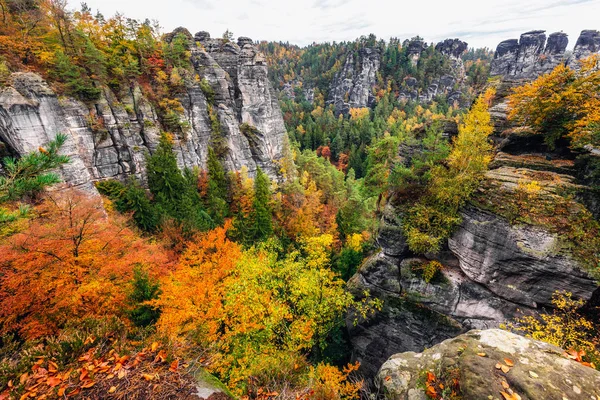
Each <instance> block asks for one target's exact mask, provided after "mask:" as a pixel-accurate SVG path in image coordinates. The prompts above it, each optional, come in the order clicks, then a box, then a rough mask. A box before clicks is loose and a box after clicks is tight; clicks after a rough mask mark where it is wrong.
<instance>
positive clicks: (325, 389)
mask: <svg viewBox="0 0 600 400" xmlns="http://www.w3.org/2000/svg"><path fill="white" fill-rule="evenodd" d="M359 366H360V364H359V363H355V364H348V365H347V366H346V367H344V368H343V370H342V371H340V370H339V369H338V368H336V367H334V366H331V365H326V364H319V365H317V367H316V368H315V367H312V368H311V371H310V377H311V388H312V390H314V395H313V396H312V397H313V398H315V399H322V400H337V399H358V398H360V396H359V393H360V390H361V389H362V387H363V386H364V382H363V381H362V380H355V381H352V378H351V376H350V374H351V373H352V372H354V371H356V370H358V367H359Z"/></svg>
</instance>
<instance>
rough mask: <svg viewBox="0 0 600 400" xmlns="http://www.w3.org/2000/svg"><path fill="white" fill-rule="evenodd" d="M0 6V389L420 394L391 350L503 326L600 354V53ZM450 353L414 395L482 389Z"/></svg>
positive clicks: (578, 360)
mask: <svg viewBox="0 0 600 400" xmlns="http://www.w3.org/2000/svg"><path fill="white" fill-rule="evenodd" d="M0 21H1V23H0V159H1V161H0V399H1V400H4V399H7V400H8V399H27V398H39V399H57V398H60V399H62V398H82V399H83V398H86V399H87V398H90V399H101V398H119V399H125V398H132V399H151V398H152V399H154V398H155V399H167V398H169V399H179V398H181V399H184V398H185V399H192V398H207V399H211V400H221V399H227V398H242V399H263V400H266V399H279V398H281V399H313V398H314V399H359V398H369V399H378V398H394V399H404V398H413V397H410V394H409V395H408V397H402V396H403V395H401V394H397V393H400V392H394V390H400V389H397V388H396V386H393V385H392V384H393V383H394V382H395V380H396V375H394V373H388V372H386V373H385V374H384V373H383V372H379V374H377V372H378V371H377V370H378V369H379V368H380V366H381V364H383V362H384V361H385V360H387V359H388V357H389V356H391V355H392V354H394V353H400V352H401V351H409V350H410V351H416V352H417V353H419V352H421V351H423V350H425V349H427V348H430V347H432V346H434V345H437V344H438V343H440V342H441V341H442V340H444V339H448V338H451V337H455V336H458V335H459V334H463V333H465V332H467V331H470V330H471V329H488V328H499V327H500V328H502V329H504V330H505V331H506V332H512V333H515V334H518V335H522V336H523V337H527V338H531V339H536V340H540V341H542V342H546V343H550V344H552V345H554V346H558V347H561V348H562V349H564V351H563V353H564V354H565V356H564V357H563V356H562V355H561V357H563V358H566V359H567V360H568V361H569V362H573V363H574V364H577V367H578V368H579V367H581V368H586V369H589V370H590V371H592V372H593V373H598V372H597V371H595V370H594V368H599V369H600V334H599V333H598V326H599V325H598V324H599V323H600V317H599V315H600V312H599V309H598V307H600V302H598V293H600V291H599V290H597V285H598V283H597V282H598V279H600V222H599V219H598V218H599V212H598V209H599V208H598V199H599V198H600V159H599V158H598V154H600V153H598V152H599V150H598V149H599V148H600V129H599V126H600V69H599V68H598V65H599V64H598V63H599V58H598V54H597V53H590V54H587V53H586V57H582V58H581V60H578V61H577V64H576V65H575V64H569V63H565V62H562V63H557V64H556V67H553V68H551V69H549V70H548V71H547V72H545V73H539V74H537V75H535V76H534V77H530V78H528V79H521V80H516V79H512V80H511V79H506V76H498V75H494V74H491V73H490V68H492V70H493V64H494V63H496V65H498V63H499V61H497V60H498V59H499V57H501V55H499V51H498V52H496V53H494V52H493V51H491V50H489V49H487V48H470V47H468V46H467V45H466V43H464V46H462V44H461V43H463V42H460V41H459V40H458V39H455V41H454V42H452V43H450V44H448V43H449V42H448V41H446V42H441V44H438V45H435V44H429V43H427V42H425V41H424V40H423V39H422V38H420V37H413V38H411V39H407V40H400V39H398V38H391V39H389V40H388V41H386V40H383V39H378V38H377V37H375V36H374V35H370V36H368V37H366V36H363V37H361V38H359V39H357V40H355V41H352V42H332V43H330V42H326V43H322V44H313V45H310V46H306V47H299V46H295V45H292V44H289V43H283V42H266V41H262V42H252V40H250V39H248V38H243V37H240V38H238V39H237V41H236V40H235V39H234V36H233V34H232V33H231V32H229V31H227V32H225V33H224V34H223V35H222V37H217V38H211V37H210V35H209V34H208V33H206V32H199V33H197V34H196V35H195V36H192V34H191V33H190V32H189V31H188V30H187V29H185V28H177V30H175V31H174V32H171V33H165V32H163V31H162V30H161V28H160V27H159V25H158V23H157V22H154V21H149V20H145V21H138V20H134V19H130V18H127V17H126V16H124V15H120V14H117V15H115V16H111V17H107V16H104V15H102V14H101V13H100V12H99V11H97V10H92V9H91V8H90V7H88V6H87V5H86V4H85V3H83V4H82V5H81V7H79V8H78V9H72V8H71V6H70V5H67V3H66V2H65V1H63V0H0ZM584 32H585V31H584ZM599 37H600V36H599ZM544 40H546V39H545V36H544ZM549 40H550V39H549ZM444 43H445V44H444ZM578 43H579V42H578ZM599 43H600V42H599ZM578 45H579V44H578ZM445 46H446V47H445ZM461 46H462V47H461ZM415 49H417V50H415ZM457 49H458V50H457ZM575 49H576V50H577V47H576V48H575ZM599 49H600V48H599ZM415 54H416V55H415ZM542 56H544V55H543V54H541V55H540V56H539V57H542ZM544 57H546V56H544ZM544 60H547V59H546V58H544ZM544 62H547V61H544ZM573 65H575V66H573ZM491 66H492V67H491ZM366 71H371V72H366ZM373 71H374V72H373ZM348 82H350V83H348ZM507 82H508V83H507ZM515 82H516V83H515ZM348 85H350V86H348ZM265 87H267V89H264V88H265ZM363 89H364V90H363ZM499 105H500V106H499ZM32 110H33V111H32ZM36 118H39V120H38V119H36ZM32 121H33V122H32ZM473 210H478V211H477V212H479V213H480V214H477V215H479V216H477V217H476V218H475V217H472V215H473ZM473 218H474V219H475V220H476V221H475V222H473V223H472V221H471V219H473ZM477 218H479V219H477ZM485 218H488V219H489V218H495V219H493V220H491V221H492V222H489V221H490V220H488V219H485ZM498 221H500V222H498ZM469 223H472V225H468V224H469ZM523 227H526V228H523ZM477 229H480V230H481V231H482V232H483V233H479V235H480V236H482V237H483V238H484V239H481V238H480V237H478V236H476V235H477V233H476V232H475V231H476V230H477ZM501 229H506V230H509V231H507V232H509V233H498V232H504V231H501ZM511 229H512V230H511ZM519 229H521V230H519ZM465 232H467V233H465ZM473 232H475V233H473ZM514 232H517V233H514ZM522 232H525V233H522ZM529 232H535V235H537V236H535V235H533V234H530V233H529ZM539 232H542V233H539ZM461 235H463V236H461ZM464 235H473V237H471V236H469V237H468V239H461V238H464V237H466V236H464ZM486 235H487V236H486ZM519 235H520V236H519ZM513 237H517V239H515V241H516V242H517V244H515V245H514V246H513V247H510V246H509V244H507V241H510V240H512V238H513ZM485 238H488V239H485ZM490 238H491V239H490ZM507 238H508V239H507ZM549 238H550V239H549ZM478 240H479V241H480V242H478ZM486 240H487V241H486ZM469 241H470V242H469ZM550 242H551V243H550ZM465 243H467V244H465ZM469 243H470V244H469ZM473 243H475V244H473ZM478 243H479V244H478ZM481 243H484V244H481ZM485 243H487V244H485ZM490 243H492V244H490ZM539 243H541V244H539ZM548 243H550V244H548ZM461 246H462V247H469V246H471V247H469V251H470V253H468V254H467V253H464V250H461V249H462V247H461ZM486 246H488V247H486ZM501 246H506V248H507V249H508V250H506V249H502V250H501V251H503V253H502V254H503V255H502V257H498V258H499V261H498V260H496V261H494V260H495V259H493V257H494V252H495V251H500V250H497V248H499V247H501ZM536 246H538V247H536ZM519 251H521V252H522V253H519ZM511 252H513V253H514V254H513V253H511ZM479 254H484V256H481V257H480V256H479ZM490 260H492V261H490ZM507 260H508V261H507ZM565 260H566V261H565ZM494 263H495V264H494ZM503 263H505V264H507V265H509V266H504V264H503ZM489 265H492V266H491V267H490V268H496V270H495V271H496V272H495V273H494V276H493V278H490V277H488V276H484V275H485V274H486V273H487V272H485V268H488V267H489ZM573 265H574V266H573ZM470 268H471V269H473V268H474V269H476V270H478V271H479V270H481V272H477V273H474V272H473V271H472V270H471V269H470ZM502 268H506V269H502ZM544 268H546V269H544ZM561 268H562V269H561ZM532 271H533V272H532ZM539 271H542V272H541V273H540V275H539V276H538V275H536V274H537V273H538V272H539ZM557 271H558V272H557ZM503 274H504V276H505V277H508V278H507V279H506V280H503V279H504V278H503V277H502V276H503ZM520 274H522V275H520ZM526 274H530V275H526ZM531 274H534V275H531ZM540 276H543V278H542V277H540ZM515 277H516V278H515ZM513 278H514V279H513ZM544 279H547V280H548V281H551V282H552V283H548V282H546V281H545V280H544ZM495 282H500V283H498V284H497V285H496V286H494V285H495ZM469 285H471V286H469ZM519 285H522V286H519ZM465 288H466V289H465ZM554 289H556V290H554ZM448 293H450V294H448ZM457 293H458V294H457ZM592 293H594V294H592ZM448 296H450V297H448ZM457 296H458V297H457ZM461 296H463V297H462V300H461ZM469 296H471V297H469ZM527 296H531V297H527ZM544 296H545V297H544ZM490 298H491V299H492V300H489V299H490ZM464 299H467V300H464ZM594 299H595V300H594ZM461 301H466V303H461ZM447 304H454V306H453V308H452V307H449V308H447ZM465 304H466V305H465ZM486 307H487V308H486ZM481 309H484V311H482V312H483V313H484V314H485V315H484V316H481V315H480V314H478V313H479V312H480V310H481ZM498 310H500V311H498ZM517 310H518V311H517ZM503 313H504V314H503ZM436 332H437V333H436ZM512 333H511V334H512ZM393 335H396V336H397V337H398V339H393V338H392V339H389V341H387V342H386V341H385V340H388V338H389V337H393ZM428 335H429V336H428ZM373 337H375V339H373ZM384 338H385V340H384ZM423 338H427V339H423ZM378 340H379V341H378ZM527 340H529V339H527ZM371 341H372V342H371ZM365 343H370V344H369V345H368V346H367V345H365ZM465 343H467V342H465ZM388 347H389V349H388ZM464 348H465V349H467V348H468V346H467V344H465V347H464ZM392 350H393V351H392ZM400 350H401V351H400ZM463 351H464V353H465V355H468V353H469V351H471V350H470V349H469V350H463ZM483 351H485V352H483ZM371 353H373V354H375V355H374V356H373V357H374V358H375V359H376V360H377V365H375V366H374V367H371V366H370V363H373V361H372V360H373V358H371V355H370V354H371ZM488 353H489V354H488ZM473 354H475V353H473ZM477 354H478V355H477V357H479V358H480V359H486V358H490V357H493V356H494V355H493V353H492V352H491V350H480V351H479V352H477ZM455 357H456V358H460V357H462V352H460V353H459V354H458V355H455ZM498 357H500V356H498ZM511 357H512V358H511V359H509V360H508V361H506V358H504V360H505V361H503V362H501V363H500V364H496V367H495V368H493V371H492V372H493V373H495V374H500V373H502V374H503V375H502V376H509V374H510V372H509V371H510V370H511V369H512V368H513V367H514V368H515V369H516V368H518V365H517V366H516V367H515V366H514V363H515V362H516V361H515V360H516V359H518V355H512V356H511ZM388 363H389V362H388ZM388 363H386V364H384V366H385V365H388ZM475 364H477V363H475ZM510 364H512V365H510ZM452 365H454V364H452ZM452 365H451V366H450V367H448V366H446V365H445V364H444V366H440V367H439V368H437V369H435V368H433V367H431V368H430V369H422V370H420V371H417V372H415V373H414V374H413V375H412V376H413V378H414V379H415V382H416V383H415V384H414V387H415V388H418V390H420V391H421V392H422V394H423V396H425V397H422V398H428V399H463V398H464V399H475V398H478V397H477V396H478V395H473V394H472V393H474V392H470V390H471V389H470V388H469V379H468V375H465V374H468V372H465V371H464V370H461V369H460V368H459V367H452ZM456 365H459V364H456ZM498 365H500V367H498ZM373 368H375V370H372V369H373ZM422 368H425V367H422ZM381 371H384V369H382V370H381ZM592 372H590V374H592ZM382 374H383V375H382ZM398 374H401V372H398ZM486 374H487V373H481V374H480V375H482V376H484V375H486ZM513 374H514V372H513ZM527 374H528V375H527V376H528V378H527V379H529V380H531V379H534V378H536V376H537V375H540V374H541V372H539V371H538V372H533V375H532V374H531V373H529V372H528V373H527ZM598 374H600V373H598ZM408 376H411V375H408ZM582 376H583V375H582ZM590 376H592V378H590V379H592V380H593V379H600V378H597V377H596V376H595V375H590ZM413 378H407V379H409V380H410V379H413ZM502 379H504V378H502ZM511 379H512V378H510V377H509V378H507V380H505V381H503V382H504V383H502V384H501V386H499V389H498V390H497V393H496V394H495V395H496V397H497V398H504V399H521V398H523V399H535V398H540V399H541V398H543V397H539V395H535V394H531V393H534V392H531V391H530V392H527V391H526V389H525V388H526V385H525V384H522V385H525V386H522V385H521V384H517V383H515V382H517V381H516V380H511ZM514 379H518V378H514ZM499 382H500V381H499ZM519 382H520V381H519ZM590 382H592V381H590ZM599 382H600V381H599ZM505 384H506V386H505ZM498 385H500V383H498ZM520 385H521V386H520ZM591 385H592V386H593V384H591ZM479 386H486V385H479ZM492 386H493V385H492ZM492 386H490V387H492ZM583 388H584V390H587V389H585V385H584V386H583ZM407 390H408V389H407ZM415 390H416V389H415ZM531 390H533V389H531ZM561 390H562V389H561ZM519 391H520V395H519ZM500 392H501V393H503V394H500ZM394 393H396V394H394ZM470 393H471V394H470ZM526 393H529V394H528V395H527V394H526ZM536 393H537V392H536ZM557 393H558V392H557ZM589 393H591V394H594V393H595V392H589ZM586 394H587V392H586ZM594 395H597V396H598V398H600V394H594ZM500 396H502V397H500ZM521 396H522V397H521ZM527 396H528V397H527ZM588 397H589V396H588ZM414 398H416V397H414ZM419 398H421V397H419ZM480 398H481V397H480ZM489 398H492V397H491V396H490V397H489ZM547 398H555V397H547ZM556 398H559V397H556ZM564 398H567V397H564V396H563V399H564ZM569 398H584V397H569ZM592 398H594V397H593V396H592Z"/></svg>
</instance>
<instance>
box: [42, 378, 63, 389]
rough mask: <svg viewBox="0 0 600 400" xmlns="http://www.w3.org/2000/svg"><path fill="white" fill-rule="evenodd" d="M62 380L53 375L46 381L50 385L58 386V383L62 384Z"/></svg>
mask: <svg viewBox="0 0 600 400" xmlns="http://www.w3.org/2000/svg"><path fill="white" fill-rule="evenodd" d="M61 382H62V379H60V378H59V377H58V376H52V377H50V378H48V380H47V381H46V383H47V384H48V386H50V387H55V386H58V385H60V383H61Z"/></svg>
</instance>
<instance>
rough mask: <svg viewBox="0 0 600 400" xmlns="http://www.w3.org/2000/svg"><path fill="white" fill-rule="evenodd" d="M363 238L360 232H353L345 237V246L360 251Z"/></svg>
mask: <svg viewBox="0 0 600 400" xmlns="http://www.w3.org/2000/svg"><path fill="white" fill-rule="evenodd" d="M363 241H364V238H363V235H361V234H360V233H353V234H351V235H348V237H347V238H346V246H348V248H350V249H352V250H354V251H360V250H361V248H362V244H363Z"/></svg>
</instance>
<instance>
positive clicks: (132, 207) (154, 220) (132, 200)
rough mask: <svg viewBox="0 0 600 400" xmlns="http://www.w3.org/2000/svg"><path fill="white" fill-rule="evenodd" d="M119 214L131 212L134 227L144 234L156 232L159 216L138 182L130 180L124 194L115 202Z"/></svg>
mask: <svg viewBox="0 0 600 400" xmlns="http://www.w3.org/2000/svg"><path fill="white" fill-rule="evenodd" d="M116 206H117V209H118V210H119V211H121V212H130V211H131V212H133V220H134V221H135V223H136V225H137V226H138V227H139V228H140V229H142V230H143V231H145V232H156V230H157V229H158V227H159V224H160V215H159V213H158V211H157V210H156V207H154V205H152V203H151V201H150V199H149V198H148V196H147V195H146V190H144V188H142V187H141V186H140V184H139V182H137V181H135V180H132V181H130V182H129V184H128V185H127V187H126V190H125V192H124V193H123V195H122V196H121V197H120V198H119V201H117V202H116Z"/></svg>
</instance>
